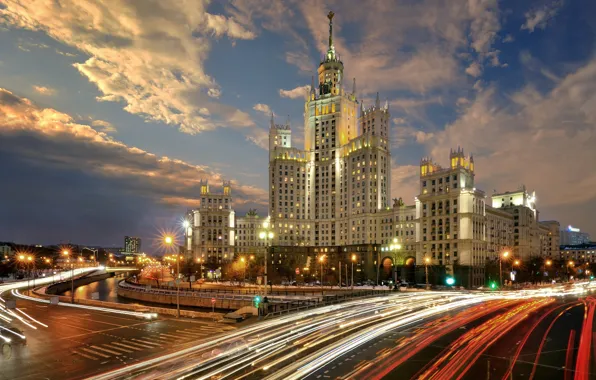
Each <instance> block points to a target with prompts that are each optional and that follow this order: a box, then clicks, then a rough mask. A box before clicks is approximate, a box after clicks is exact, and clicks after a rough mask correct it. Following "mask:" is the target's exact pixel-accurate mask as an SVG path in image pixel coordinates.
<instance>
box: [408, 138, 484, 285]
mask: <svg viewBox="0 0 596 380" xmlns="http://www.w3.org/2000/svg"><path fill="white" fill-rule="evenodd" d="M449 159H450V165H449V167H446V168H443V167H441V166H439V165H437V164H436V163H434V162H433V161H432V160H431V159H427V158H425V159H422V161H421V162H420V194H419V195H418V197H417V198H416V221H417V225H416V241H417V244H418V250H417V254H416V262H417V263H419V264H420V263H423V262H424V259H425V258H428V259H430V262H431V264H432V265H441V266H445V268H446V272H447V274H452V275H455V276H456V278H458V281H461V282H462V283H463V284H464V285H466V286H481V285H483V284H484V265H485V260H486V257H487V242H486V240H487V237H486V208H485V194H484V192H483V191H480V190H478V189H476V188H475V187H474V158H473V157H472V156H469V157H466V156H465V155H464V151H463V150H462V149H457V150H456V151H451V153H450V157H449ZM456 266H457V269H458V271H457V273H456V271H455V269H456V268H455V267H456Z"/></svg>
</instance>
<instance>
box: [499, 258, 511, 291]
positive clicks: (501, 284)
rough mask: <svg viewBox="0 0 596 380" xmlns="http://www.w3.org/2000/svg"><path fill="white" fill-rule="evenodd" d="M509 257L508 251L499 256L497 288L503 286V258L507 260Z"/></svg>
mask: <svg viewBox="0 0 596 380" xmlns="http://www.w3.org/2000/svg"><path fill="white" fill-rule="evenodd" d="M508 256H509V251H505V252H503V253H502V254H500V255H499V286H501V287H502V286H503V265H502V262H503V258H507V257H508Z"/></svg>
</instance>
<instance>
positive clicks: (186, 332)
mask: <svg viewBox="0 0 596 380" xmlns="http://www.w3.org/2000/svg"><path fill="white" fill-rule="evenodd" d="M178 332H179V333H181V334H187V335H194V336H205V335H207V334H206V333H201V332H198V331H180V330H178Z"/></svg>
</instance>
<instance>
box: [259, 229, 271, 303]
mask: <svg viewBox="0 0 596 380" xmlns="http://www.w3.org/2000/svg"><path fill="white" fill-rule="evenodd" d="M263 229H264V231H261V232H260V233H259V238H260V239H261V240H263V241H264V242H265V247H266V248H265V268H264V272H263V275H264V277H265V292H264V297H267V260H268V259H267V254H268V253H269V247H270V246H271V240H272V239H273V232H271V231H269V223H268V222H263Z"/></svg>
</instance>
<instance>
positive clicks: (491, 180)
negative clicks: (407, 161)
mask: <svg viewBox="0 0 596 380" xmlns="http://www.w3.org/2000/svg"><path fill="white" fill-rule="evenodd" d="M594 142H596V60H592V61H590V62H588V63H587V64H585V65H584V66H582V67H580V68H578V69H577V70H575V71H574V72H570V73H568V74H567V75H566V76H564V77H563V78H562V79H561V80H560V81H559V82H558V83H557V84H556V85H555V86H554V88H552V90H550V91H548V92H546V93H543V92H540V91H538V90H537V89H536V87H534V86H533V85H532V84H531V83H529V84H527V85H525V86H524V87H523V88H521V89H520V90H518V91H516V92H514V93H512V94H509V96H508V97H507V98H506V99H502V98H501V97H499V96H497V91H496V88H495V87H493V86H489V87H487V88H485V89H482V90H480V91H479V92H478V93H477V95H476V97H475V99H473V100H472V101H471V102H470V103H469V104H468V105H467V106H465V105H464V107H463V109H462V113H461V115H460V116H459V118H458V119H457V120H455V121H454V122H453V123H450V124H449V125H447V127H446V128H445V130H444V131H441V132H438V133H437V134H436V136H435V138H434V139H433V141H432V145H429V148H430V151H431V153H432V155H433V157H435V158H438V159H439V160H442V161H443V162H445V161H447V159H448V154H449V149H450V148H452V147H457V146H463V147H465V148H466V150H467V151H469V152H473V153H474V158H475V162H476V175H477V180H478V182H479V183H480V184H481V185H482V187H483V188H484V189H487V190H488V189H490V190H492V189H498V190H500V191H505V190H515V189H516V188H517V187H518V185H519V184H522V183H525V184H526V185H527V186H528V187H529V188H531V189H534V188H535V189H536V192H537V195H538V199H539V208H540V207H543V208H546V209H549V208H552V207H559V208H560V207H562V206H563V205H566V206H568V207H569V208H570V209H574V208H581V207H588V205H592V206H590V207H593V204H594V202H596V194H595V193H594V188H596V172H595V171H594V170H590V169H589V166H590V165H591V164H589V163H592V162H596V152H595V151H594V149H592V146H593V144H594ZM586 165H587V166H586ZM545 178H549V180H548V181H547V182H545ZM569 222H571V221H569ZM581 222H582V223H584V224H585V225H589V224H592V222H591V221H590V220H589V217H588V216H587V215H586V216H585V217H584V218H582V220H581ZM577 224H580V222H577Z"/></svg>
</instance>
